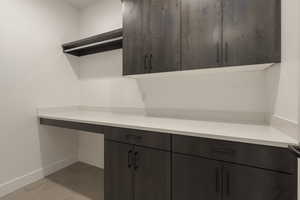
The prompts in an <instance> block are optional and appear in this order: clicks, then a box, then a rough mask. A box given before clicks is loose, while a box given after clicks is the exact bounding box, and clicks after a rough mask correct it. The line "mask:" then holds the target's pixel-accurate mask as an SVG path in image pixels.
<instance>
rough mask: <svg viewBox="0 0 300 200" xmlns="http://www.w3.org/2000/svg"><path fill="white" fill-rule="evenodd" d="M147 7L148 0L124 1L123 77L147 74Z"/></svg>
mask: <svg viewBox="0 0 300 200" xmlns="http://www.w3.org/2000/svg"><path fill="white" fill-rule="evenodd" d="M145 7H146V0H123V75H131V74H142V73H144V72H145V69H144V67H146V61H147V60H146V53H145V51H144V48H145V38H144V31H145V29H144V24H145V22H146V21H147V19H146V15H145V12H144V8H145Z"/></svg>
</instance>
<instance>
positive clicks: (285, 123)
mask: <svg viewBox="0 0 300 200" xmlns="http://www.w3.org/2000/svg"><path fill="white" fill-rule="evenodd" d="M271 126H273V127H275V128H277V129H279V130H280V131H282V132H283V133H285V134H287V135H288V136H290V137H292V138H294V139H296V140H299V136H298V134H299V127H298V123H297V122H294V121H291V120H288V119H285V118H283V117H280V116H276V115H273V116H272V117H271Z"/></svg>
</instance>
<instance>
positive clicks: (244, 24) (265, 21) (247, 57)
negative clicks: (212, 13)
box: [223, 0, 281, 65]
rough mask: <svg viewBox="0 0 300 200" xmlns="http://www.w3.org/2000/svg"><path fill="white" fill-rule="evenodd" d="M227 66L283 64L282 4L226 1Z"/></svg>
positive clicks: (277, 0) (266, 0) (267, 0)
mask: <svg viewBox="0 0 300 200" xmlns="http://www.w3.org/2000/svg"><path fill="white" fill-rule="evenodd" d="M223 13H224V25H223V26H224V35H223V37H224V42H223V50H224V56H223V58H224V65H248V64H261V63H271V62H280V59H281V25H280V24H281V23H280V21H281V14H280V13H281V5H280V0H263V1H262V0H242V1H241V0H226V1H224V12H223Z"/></svg>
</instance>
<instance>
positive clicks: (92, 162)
mask: <svg viewBox="0 0 300 200" xmlns="http://www.w3.org/2000/svg"><path fill="white" fill-rule="evenodd" d="M79 162H82V163H85V164H88V165H91V166H94V167H98V168H100V169H104V165H103V164H102V163H99V162H94V161H92V160H85V159H79Z"/></svg>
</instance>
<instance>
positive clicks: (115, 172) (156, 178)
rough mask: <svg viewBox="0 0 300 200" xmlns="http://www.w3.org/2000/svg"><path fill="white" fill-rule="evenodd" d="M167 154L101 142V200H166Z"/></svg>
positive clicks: (169, 163) (168, 164)
mask: <svg viewBox="0 0 300 200" xmlns="http://www.w3.org/2000/svg"><path fill="white" fill-rule="evenodd" d="M170 180H171V152H167V151H161V150H156V149H151V148H146V147H138V146H135V145H132V144H124V143H119V142H114V141H108V140H105V200H120V199H122V200H123V199H124V200H132V199H135V200H153V199H155V200H170V198H171V182H170Z"/></svg>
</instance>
